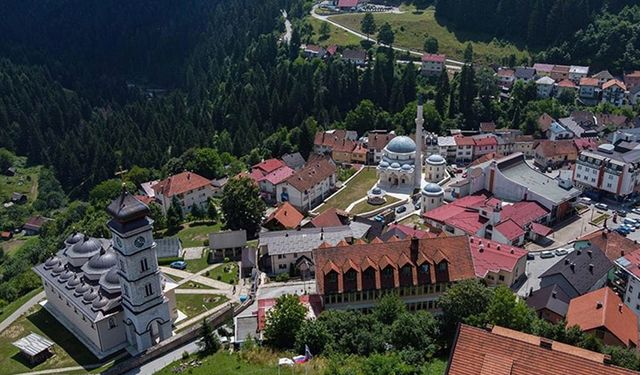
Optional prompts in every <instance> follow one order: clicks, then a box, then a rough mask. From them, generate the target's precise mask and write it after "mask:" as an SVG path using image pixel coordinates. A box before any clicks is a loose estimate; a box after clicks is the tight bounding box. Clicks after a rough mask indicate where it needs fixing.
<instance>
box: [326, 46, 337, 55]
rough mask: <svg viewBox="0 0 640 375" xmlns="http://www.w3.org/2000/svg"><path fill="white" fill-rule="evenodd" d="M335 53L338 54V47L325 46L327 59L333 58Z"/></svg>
mask: <svg viewBox="0 0 640 375" xmlns="http://www.w3.org/2000/svg"><path fill="white" fill-rule="evenodd" d="M337 52H338V46H337V45H335V44H332V45H330V46H327V55H328V56H329V57H332V56H335V55H336V53H337Z"/></svg>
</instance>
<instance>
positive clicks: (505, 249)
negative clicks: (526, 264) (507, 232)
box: [469, 236, 527, 278]
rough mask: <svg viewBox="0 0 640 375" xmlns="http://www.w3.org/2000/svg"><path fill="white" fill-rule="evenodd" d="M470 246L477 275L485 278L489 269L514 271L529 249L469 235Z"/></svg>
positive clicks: (493, 270)
mask: <svg viewBox="0 0 640 375" xmlns="http://www.w3.org/2000/svg"><path fill="white" fill-rule="evenodd" d="M469 247H470V249H471V258H472V259H473V266H474V268H475V272H476V276H478V277H481V278H484V277H485V276H486V275H487V273H488V272H489V271H491V272H499V271H501V270H504V271H507V272H513V270H514V268H515V267H516V264H517V263H518V261H519V260H520V259H522V258H523V257H526V256H527V251H526V250H523V249H521V248H519V247H514V246H508V245H505V244H500V243H498V242H495V241H491V240H487V239H484V238H480V237H475V236H470V237H469ZM481 250H482V251H481Z"/></svg>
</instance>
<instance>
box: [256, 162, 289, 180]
mask: <svg viewBox="0 0 640 375" xmlns="http://www.w3.org/2000/svg"><path fill="white" fill-rule="evenodd" d="M284 166H285V164H284V162H283V161H282V160H280V159H268V160H265V161H263V162H261V163H258V164H256V165H254V166H252V167H251V171H259V172H260V173H261V174H262V175H263V176H264V175H266V174H268V173H271V172H273V171H275V170H276V169H279V168H282V167H284Z"/></svg>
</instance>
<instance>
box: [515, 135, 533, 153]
mask: <svg viewBox="0 0 640 375" xmlns="http://www.w3.org/2000/svg"><path fill="white" fill-rule="evenodd" d="M535 144H536V140H535V139H534V138H533V136H532V135H517V136H516V137H515V142H514V144H513V151H512V153H516V152H520V153H522V154H524V156H525V157H527V158H531V157H533V155H534V151H533V150H534V146H535Z"/></svg>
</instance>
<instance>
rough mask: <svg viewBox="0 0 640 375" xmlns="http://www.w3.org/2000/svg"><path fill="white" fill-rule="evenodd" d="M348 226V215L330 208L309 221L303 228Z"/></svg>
mask: <svg viewBox="0 0 640 375" xmlns="http://www.w3.org/2000/svg"><path fill="white" fill-rule="evenodd" d="M343 225H349V213H348V212H346V211H342V210H339V209H337V208H334V207H331V208H329V209H327V210H325V211H324V212H322V213H321V214H320V215H318V216H316V217H314V218H313V219H311V221H309V223H308V224H307V225H306V226H305V227H309V228H329V227H340V226H343Z"/></svg>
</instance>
